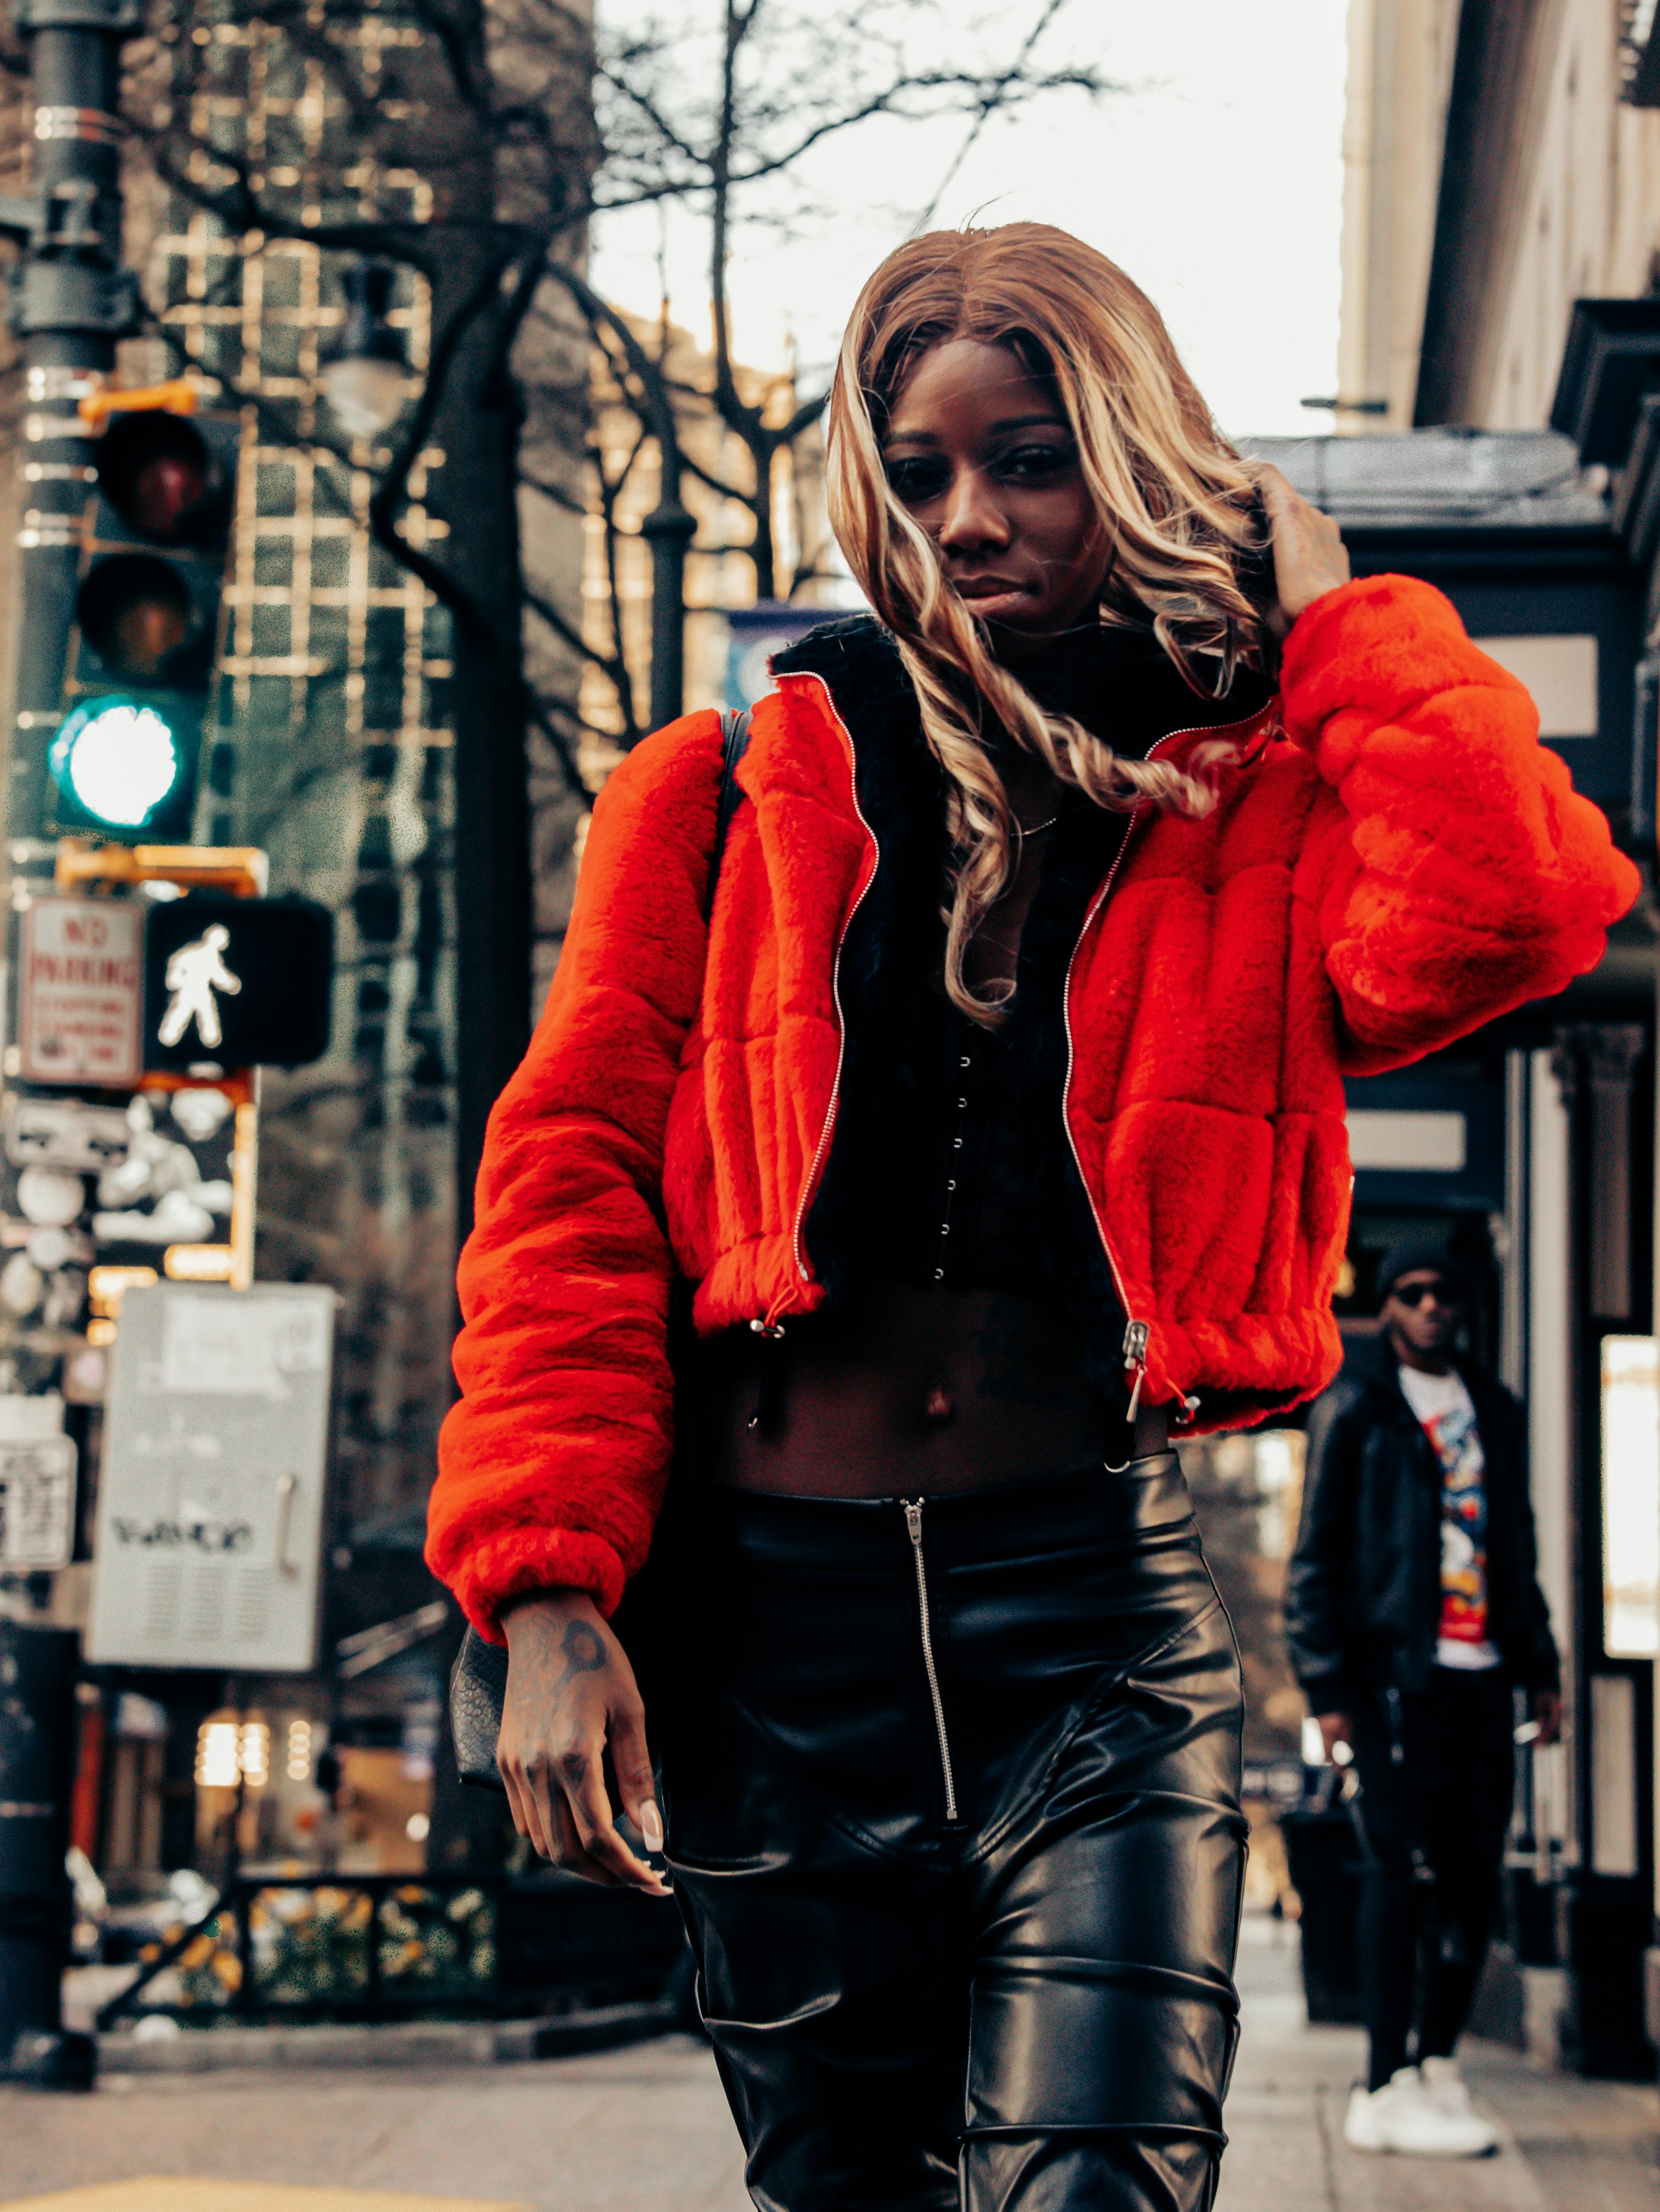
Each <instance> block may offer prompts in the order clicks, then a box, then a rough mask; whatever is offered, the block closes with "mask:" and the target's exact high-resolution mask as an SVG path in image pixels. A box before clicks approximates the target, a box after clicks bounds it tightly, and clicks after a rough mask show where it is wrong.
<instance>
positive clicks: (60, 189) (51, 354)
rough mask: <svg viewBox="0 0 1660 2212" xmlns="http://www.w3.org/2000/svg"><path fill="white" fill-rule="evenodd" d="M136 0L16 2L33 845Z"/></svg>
mask: <svg viewBox="0 0 1660 2212" xmlns="http://www.w3.org/2000/svg"><path fill="white" fill-rule="evenodd" d="M141 19H142V9H141V5H140V0H20V4H19V6H18V9H17V14H16V21H17V27H18V28H19V29H20V30H21V32H23V33H25V34H26V35H27V38H28V40H29V63H30V88H31V91H32V93H33V100H34V137H33V150H34V191H33V193H32V194H30V195H29V196H28V197H23V198H18V197H3V198H0V229H3V230H6V231H9V232H10V233H11V234H13V235H14V236H15V237H17V238H19V239H21V240H22V241H23V242H24V246H25V249H26V250H25V252H24V255H23V258H22V259H21V261H19V262H18V264H16V266H15V268H14V269H13V270H12V271H11V274H10V277H9V283H8V286H7V295H8V296H7V302H6V311H7V319H8V321H9V323H10V325H11V327H12V328H13V330H14V331H16V332H17V333H18V335H19V336H20V337H21V338H22V340H23V361H24V369H25V380H26V396H27V411H26V414H25V416H24V422H23V447H22V463H21V474H22V477H23V483H22V498H21V501H20V505H21V510H22V512H21V531H20V533H19V539H18V543H19V550H20V554H21V563H20V582H21V588H20V592H19V623H20V631H19V640H18V655H17V678H16V696H15V702H14V720H13V726H12V729H11V732H10V743H9V754H10V775H9V781H8V787H7V793H6V796H7V802H8V804H7V822H8V827H9V835H10V836H12V837H13V838H14V839H15V838H20V837H21V838H29V837H40V836H42V835H43V834H44V831H45V828H46V823H47V820H48V818H49V813H48V808H49V795H48V785H47V781H46V749H47V747H48V745H49V744H51V741H52V731H53V728H54V727H55V726H56V724H57V721H58V714H59V711H60V708H61V705H62V699H63V687H64V656H65V654H66V653H67V651H68V647H69V637H70V628H71V626H72V623H73V621H74V615H75V595H76V586H77V582H78V578H79V568H80V556H81V528H80V526H81V519H82V513H83V512H84V510H85V507H86V504H87V499H88V488H89V486H90V484H91V483H92V481H93V471H92V447H91V444H90V442H89V441H88V435H87V431H88V425H87V424H86V423H85V422H83V421H82V418H81V416H80V415H79V413H78V411H77V408H78V403H79V402H80V401H81V400H82V398H85V397H87V396H88V395H89V394H90V393H92V392H96V391H98V390H99V389H100V388H101V387H102V386H104V385H105V384H106V382H107V381H108V380H109V374H110V371H111V370H112V368H113V367H114V365H115V341H116V339H117V338H118V337H120V336H121V335H122V334H123V333H124V332H125V331H130V330H131V329H132V328H133V326H134V325H135V323H136V321H137V307H138V291H137V283H136V280H135V279H134V277H133V275H132V272H131V270H127V269H124V268H123V267H122V265H121V197H120V137H121V125H120V120H119V117H118V115H117V113H116V106H117V100H118V93H119V82H120V77H119V70H120V54H121V42H122V40H124V39H126V38H130V37H131V35H132V33H134V32H135V31H136V30H137V29H138V28H139V27H140V23H141Z"/></svg>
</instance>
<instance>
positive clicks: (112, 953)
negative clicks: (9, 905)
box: [17, 898, 144, 1090]
mask: <svg viewBox="0 0 1660 2212" xmlns="http://www.w3.org/2000/svg"><path fill="white" fill-rule="evenodd" d="M143 926H144V915H143V909H142V908H140V907H139V906H138V905H137V902H128V901H126V900H125V899H79V898H37V899H36V900H35V901H34V902H33V904H32V905H30V906H29V907H28V908H27V909H26V910H25V912H24V915H23V924H22V930H21V939H22V941H21V948H20V957H19V969H20V975H19V981H18V1024H17V1042H18V1049H19V1054H20V1064H19V1069H18V1073H20V1074H21V1076H22V1078H23V1079H24V1081H25V1082H27V1083H57V1084H77V1083H84V1084H95V1085H105V1086H107V1087H109V1088H110V1089H112V1090H115V1089H127V1088H130V1087H131V1085H134V1084H136V1083H137V1080H138V1078H139V1074H140V1073H141V1069H142V1064H143V1063H142V1060H141V1057H140V1053H139V1018H140V1015H141V1012H142V1008H143Z"/></svg>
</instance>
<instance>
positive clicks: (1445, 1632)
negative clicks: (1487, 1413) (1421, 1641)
mask: <svg viewBox="0 0 1660 2212" xmlns="http://www.w3.org/2000/svg"><path fill="white" fill-rule="evenodd" d="M1401 1389H1402V1394H1403V1395H1404V1396H1405V1398H1406V1401H1407V1403H1408V1405H1409V1406H1410V1407H1412V1410H1413V1412H1414V1413H1416V1415H1417V1416H1418V1419H1420V1422H1421V1423H1422V1424H1423V1427H1424V1432H1425V1434H1426V1436H1427V1437H1428V1438H1429V1440H1430V1443H1431V1444H1432V1447H1433V1449H1434V1452H1435V1456H1436V1458H1437V1460H1438V1462H1440V1467H1441V1626H1440V1632H1439V1634H1438V1637H1437V1638H1436V1645H1435V1663H1436V1665H1437V1666H1438V1667H1463V1668H1478V1667H1496V1666H1498V1664H1499V1653H1498V1651H1497V1650H1496V1649H1495V1648H1494V1646H1493V1644H1491V1643H1490V1642H1489V1641H1488V1639H1487V1458H1486V1455H1485V1454H1484V1453H1483V1452H1482V1449H1481V1431H1480V1430H1479V1429H1478V1428H1477V1427H1476V1425H1475V1406H1474V1404H1473V1403H1472V1402H1471V1399H1470V1394H1469V1392H1468V1390H1467V1389H1465V1388H1464V1383H1463V1378H1462V1376H1459V1375H1426V1374H1424V1373H1422V1372H1421V1371H1420V1370H1419V1369H1418V1368H1416V1367H1403V1368H1402V1370H1401Z"/></svg>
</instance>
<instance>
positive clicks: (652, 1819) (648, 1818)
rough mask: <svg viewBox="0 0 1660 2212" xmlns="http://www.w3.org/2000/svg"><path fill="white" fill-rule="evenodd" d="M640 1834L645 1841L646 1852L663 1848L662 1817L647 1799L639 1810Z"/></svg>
mask: <svg viewBox="0 0 1660 2212" xmlns="http://www.w3.org/2000/svg"><path fill="white" fill-rule="evenodd" d="M640 1832H641V1834H642V1836H643V1837H644V1838H645V1839H646V1849H647V1850H648V1851H660V1850H662V1848H663V1816H662V1814H660V1812H659V1811H658V1809H657V1808H656V1806H655V1805H654V1803H653V1802H652V1801H651V1799H650V1798H649V1797H648V1798H647V1800H646V1802H645V1803H644V1804H643V1805H642V1807H641V1808H640Z"/></svg>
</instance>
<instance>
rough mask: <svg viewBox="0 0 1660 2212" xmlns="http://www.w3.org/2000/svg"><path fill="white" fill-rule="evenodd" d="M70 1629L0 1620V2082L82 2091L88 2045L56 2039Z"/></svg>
mask: <svg viewBox="0 0 1660 2212" xmlns="http://www.w3.org/2000/svg"><path fill="white" fill-rule="evenodd" d="M78 1644H79V1638H77V1637H76V1634H75V1632H74V1631H73V1630H72V1629H68V1628H33V1627H27V1626H23V1625H22V1624H21V1622H18V1621H13V1620H0V2079H9V2080H12V2081H33V2082H35V2083H37V2084H39V2085H40V2087H50V2088H71V2089H84V2088H87V2087H90V2085H91V2082H92V2076H93V2068H94V2044H93V2040H92V2038H91V2037H90V2036H89V2035H73V2034H66V2033H64V2028H63V2025H62V2020H63V2015H62V2013H61V2011H60V2009H59V1990H60V1988H61V1985H62V1982H63V1976H64V1966H65V1964H66V1963H67V1961H68V1958H69V1948H70V1944H69V1936H70V1883H69V1876H68V1875H67V1874H66V1873H65V1872H64V1852H65V1851H66V1850H68V1848H69V1840H70V1810H69V1808H70V1789H71V1787H72V1785H73V1784H74V1780H75V1750H76V1740H77V1731H76V1712H75V1676H76V1665H77V1662H78V1659H79V1651H78Z"/></svg>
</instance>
